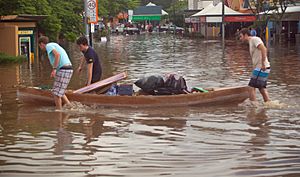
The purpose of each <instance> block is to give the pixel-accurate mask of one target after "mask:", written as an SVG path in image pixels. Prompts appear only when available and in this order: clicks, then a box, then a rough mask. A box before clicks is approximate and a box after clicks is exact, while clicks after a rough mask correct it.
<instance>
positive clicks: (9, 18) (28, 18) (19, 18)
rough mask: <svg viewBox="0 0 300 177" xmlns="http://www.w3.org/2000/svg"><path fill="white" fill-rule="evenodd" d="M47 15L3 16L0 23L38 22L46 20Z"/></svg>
mask: <svg viewBox="0 0 300 177" xmlns="http://www.w3.org/2000/svg"><path fill="white" fill-rule="evenodd" d="M46 17H47V15H28V14H21V15H6V16H1V17H0V21H5V22H10V21H14V22H16V21H27V22H32V21H34V22H38V21H41V20H43V19H45V18H46Z"/></svg>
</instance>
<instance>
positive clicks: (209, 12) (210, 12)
mask: <svg viewBox="0 0 300 177" xmlns="http://www.w3.org/2000/svg"><path fill="white" fill-rule="evenodd" d="M222 5H223V3H222V2H220V3H219V4H217V5H216V6H214V5H213V3H211V4H209V5H208V6H207V7H206V8H204V9H203V10H202V11H200V12H198V13H196V14H194V15H192V17H201V16H222ZM224 8H225V9H224V15H245V14H244V13H241V12H237V11H234V10H232V9H231V8H229V7H227V6H226V5H224Z"/></svg>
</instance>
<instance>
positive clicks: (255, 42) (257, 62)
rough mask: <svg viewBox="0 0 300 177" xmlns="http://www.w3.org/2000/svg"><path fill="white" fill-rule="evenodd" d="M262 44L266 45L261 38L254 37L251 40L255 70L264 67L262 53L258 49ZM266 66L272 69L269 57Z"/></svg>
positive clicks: (251, 53) (251, 54)
mask: <svg viewBox="0 0 300 177" xmlns="http://www.w3.org/2000/svg"><path fill="white" fill-rule="evenodd" d="M260 44H264V43H263V41H262V40H261V39H260V38H259V37H256V36H253V37H251V38H250V40H249V50H250V56H251V58H252V64H253V67H255V68H261V66H262V63H261V61H262V55H261V51H260V50H259V49H258V48H257V47H258V46H259V45H260ZM265 66H266V67H270V62H269V60H268V57H267V58H266V61H265Z"/></svg>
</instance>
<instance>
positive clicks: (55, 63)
mask: <svg viewBox="0 0 300 177" xmlns="http://www.w3.org/2000/svg"><path fill="white" fill-rule="evenodd" d="M51 53H53V55H54V58H55V61H54V63H53V69H52V72H51V77H55V74H56V69H57V67H58V64H59V60H60V54H59V53H58V52H57V51H56V50H55V49H53V50H52V51H51Z"/></svg>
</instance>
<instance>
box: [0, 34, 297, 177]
mask: <svg viewBox="0 0 300 177" xmlns="http://www.w3.org/2000/svg"><path fill="white" fill-rule="evenodd" d="M94 47H95V48H96V50H97V52H98V53H99V54H100V56H101V58H102V64H103V70H104V71H103V72H104V78H105V77H108V76H111V75H113V74H117V73H119V72H123V71H127V72H128V78H127V79H125V80H124V81H122V83H133V82H134V81H136V80H137V79H139V78H141V77H143V76H149V75H165V74H167V73H178V74H180V75H183V76H184V77H185V79H186V81H187V84H188V86H189V87H193V86H200V87H225V86H236V85H245V84H247V83H248V78H249V75H250V72H251V61H250V58H249V51H248V47H247V45H245V44H242V43H240V42H238V41H226V44H225V50H223V47H222V44H221V42H220V41H218V40H203V39H202V40H196V39H188V38H181V37H176V38H175V37H174V36H169V35H167V34H163V35H158V34H153V35H138V36H112V37H111V40H110V41H109V42H107V43H99V42H95V46H94ZM68 49H69V50H68V52H69V55H70V57H71V60H72V62H73V65H74V66H78V63H79V57H80V53H79V52H78V51H77V48H76V47H74V46H69V47H68ZM268 49H269V59H270V61H271V65H272V71H271V75H270V79H269V85H268V89H269V92H270V96H271V98H272V100H276V101H278V102H280V103H282V104H283V105H285V106H281V107H274V108H264V107H263V106H260V107H259V108H250V107H247V106H243V105H242V106H241V105H240V106H238V105H219V106H210V107H182V108H152V109H149V108H148V109H116V108H97V109H95V108H93V107H88V106H84V105H80V104H78V105H77V106H76V109H73V110H69V111H64V112H55V111H54V107H45V106H39V105H38V103H37V105H25V104H23V103H21V102H20V101H19V100H18V98H17V89H18V85H26V86H48V85H51V83H52V79H51V78H50V72H51V71H50V70H51V67H50V66H49V63H48V61H47V60H45V59H42V58H40V60H39V61H35V62H34V63H33V64H28V63H27V62H25V63H22V64H8V65H0V73H1V74H0V91H1V93H0V142H1V143H0V176H7V177H9V176H13V177H18V176H20V177H24V176H28V177H35V176H63V177H69V176H72V177H83V176H137V177H140V176H178V177H179V176H180V177H182V176H197V177H198V176H201V177H215V176H222V177H234V176H236V177H243V176H251V177H263V176H264V177H265V176H268V177H275V176H285V177H297V176H299V175H300V109H299V108H300V107H299V104H300V92H299V89H300V45H299V43H295V42H282V43H280V44H276V45H275V44H272V43H270V44H269V45H268ZM84 82H85V74H84V73H83V74H81V75H77V74H74V75H73V78H72V81H71V84H70V86H69V89H76V88H80V87H81V86H82V85H84ZM135 89H137V88H135ZM258 98H259V101H260V102H262V99H261V96H260V95H258Z"/></svg>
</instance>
